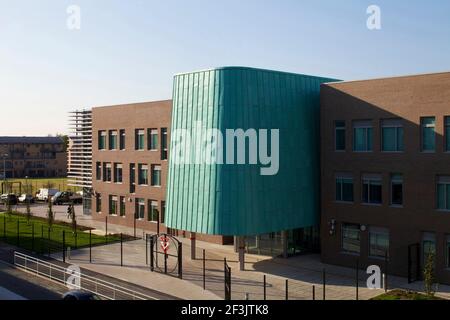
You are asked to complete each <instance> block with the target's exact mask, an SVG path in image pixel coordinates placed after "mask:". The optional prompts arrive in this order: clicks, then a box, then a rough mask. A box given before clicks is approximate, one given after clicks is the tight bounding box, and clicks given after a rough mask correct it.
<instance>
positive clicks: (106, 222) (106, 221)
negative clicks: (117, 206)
mask: <svg viewBox="0 0 450 320" xmlns="http://www.w3.org/2000/svg"><path fill="white" fill-rule="evenodd" d="M105 241H106V243H108V216H106V217H105Z"/></svg>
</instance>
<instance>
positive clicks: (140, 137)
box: [136, 129, 145, 150]
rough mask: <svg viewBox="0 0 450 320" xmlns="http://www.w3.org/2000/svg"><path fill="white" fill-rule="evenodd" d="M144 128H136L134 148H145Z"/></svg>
mask: <svg viewBox="0 0 450 320" xmlns="http://www.w3.org/2000/svg"><path fill="white" fill-rule="evenodd" d="M144 136H145V133H144V129H136V150H144V149H145V137H144Z"/></svg>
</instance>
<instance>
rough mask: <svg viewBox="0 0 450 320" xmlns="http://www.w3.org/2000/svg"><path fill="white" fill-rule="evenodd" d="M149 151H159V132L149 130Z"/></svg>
mask: <svg viewBox="0 0 450 320" xmlns="http://www.w3.org/2000/svg"><path fill="white" fill-rule="evenodd" d="M148 149H149V150H158V130H157V129H148Z"/></svg>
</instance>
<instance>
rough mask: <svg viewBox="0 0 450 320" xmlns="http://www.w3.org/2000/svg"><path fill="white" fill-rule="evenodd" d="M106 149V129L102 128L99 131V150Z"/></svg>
mask: <svg viewBox="0 0 450 320" xmlns="http://www.w3.org/2000/svg"><path fill="white" fill-rule="evenodd" d="M105 149H106V131H105V130H101V131H99V132H98V150H105Z"/></svg>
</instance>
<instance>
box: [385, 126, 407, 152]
mask: <svg viewBox="0 0 450 320" xmlns="http://www.w3.org/2000/svg"><path fill="white" fill-rule="evenodd" d="M403 136H404V135H403V123H402V121H401V120H400V119H389V120H382V122H381V140H382V141H381V151H383V152H401V151H403V150H404V146H403Z"/></svg>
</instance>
